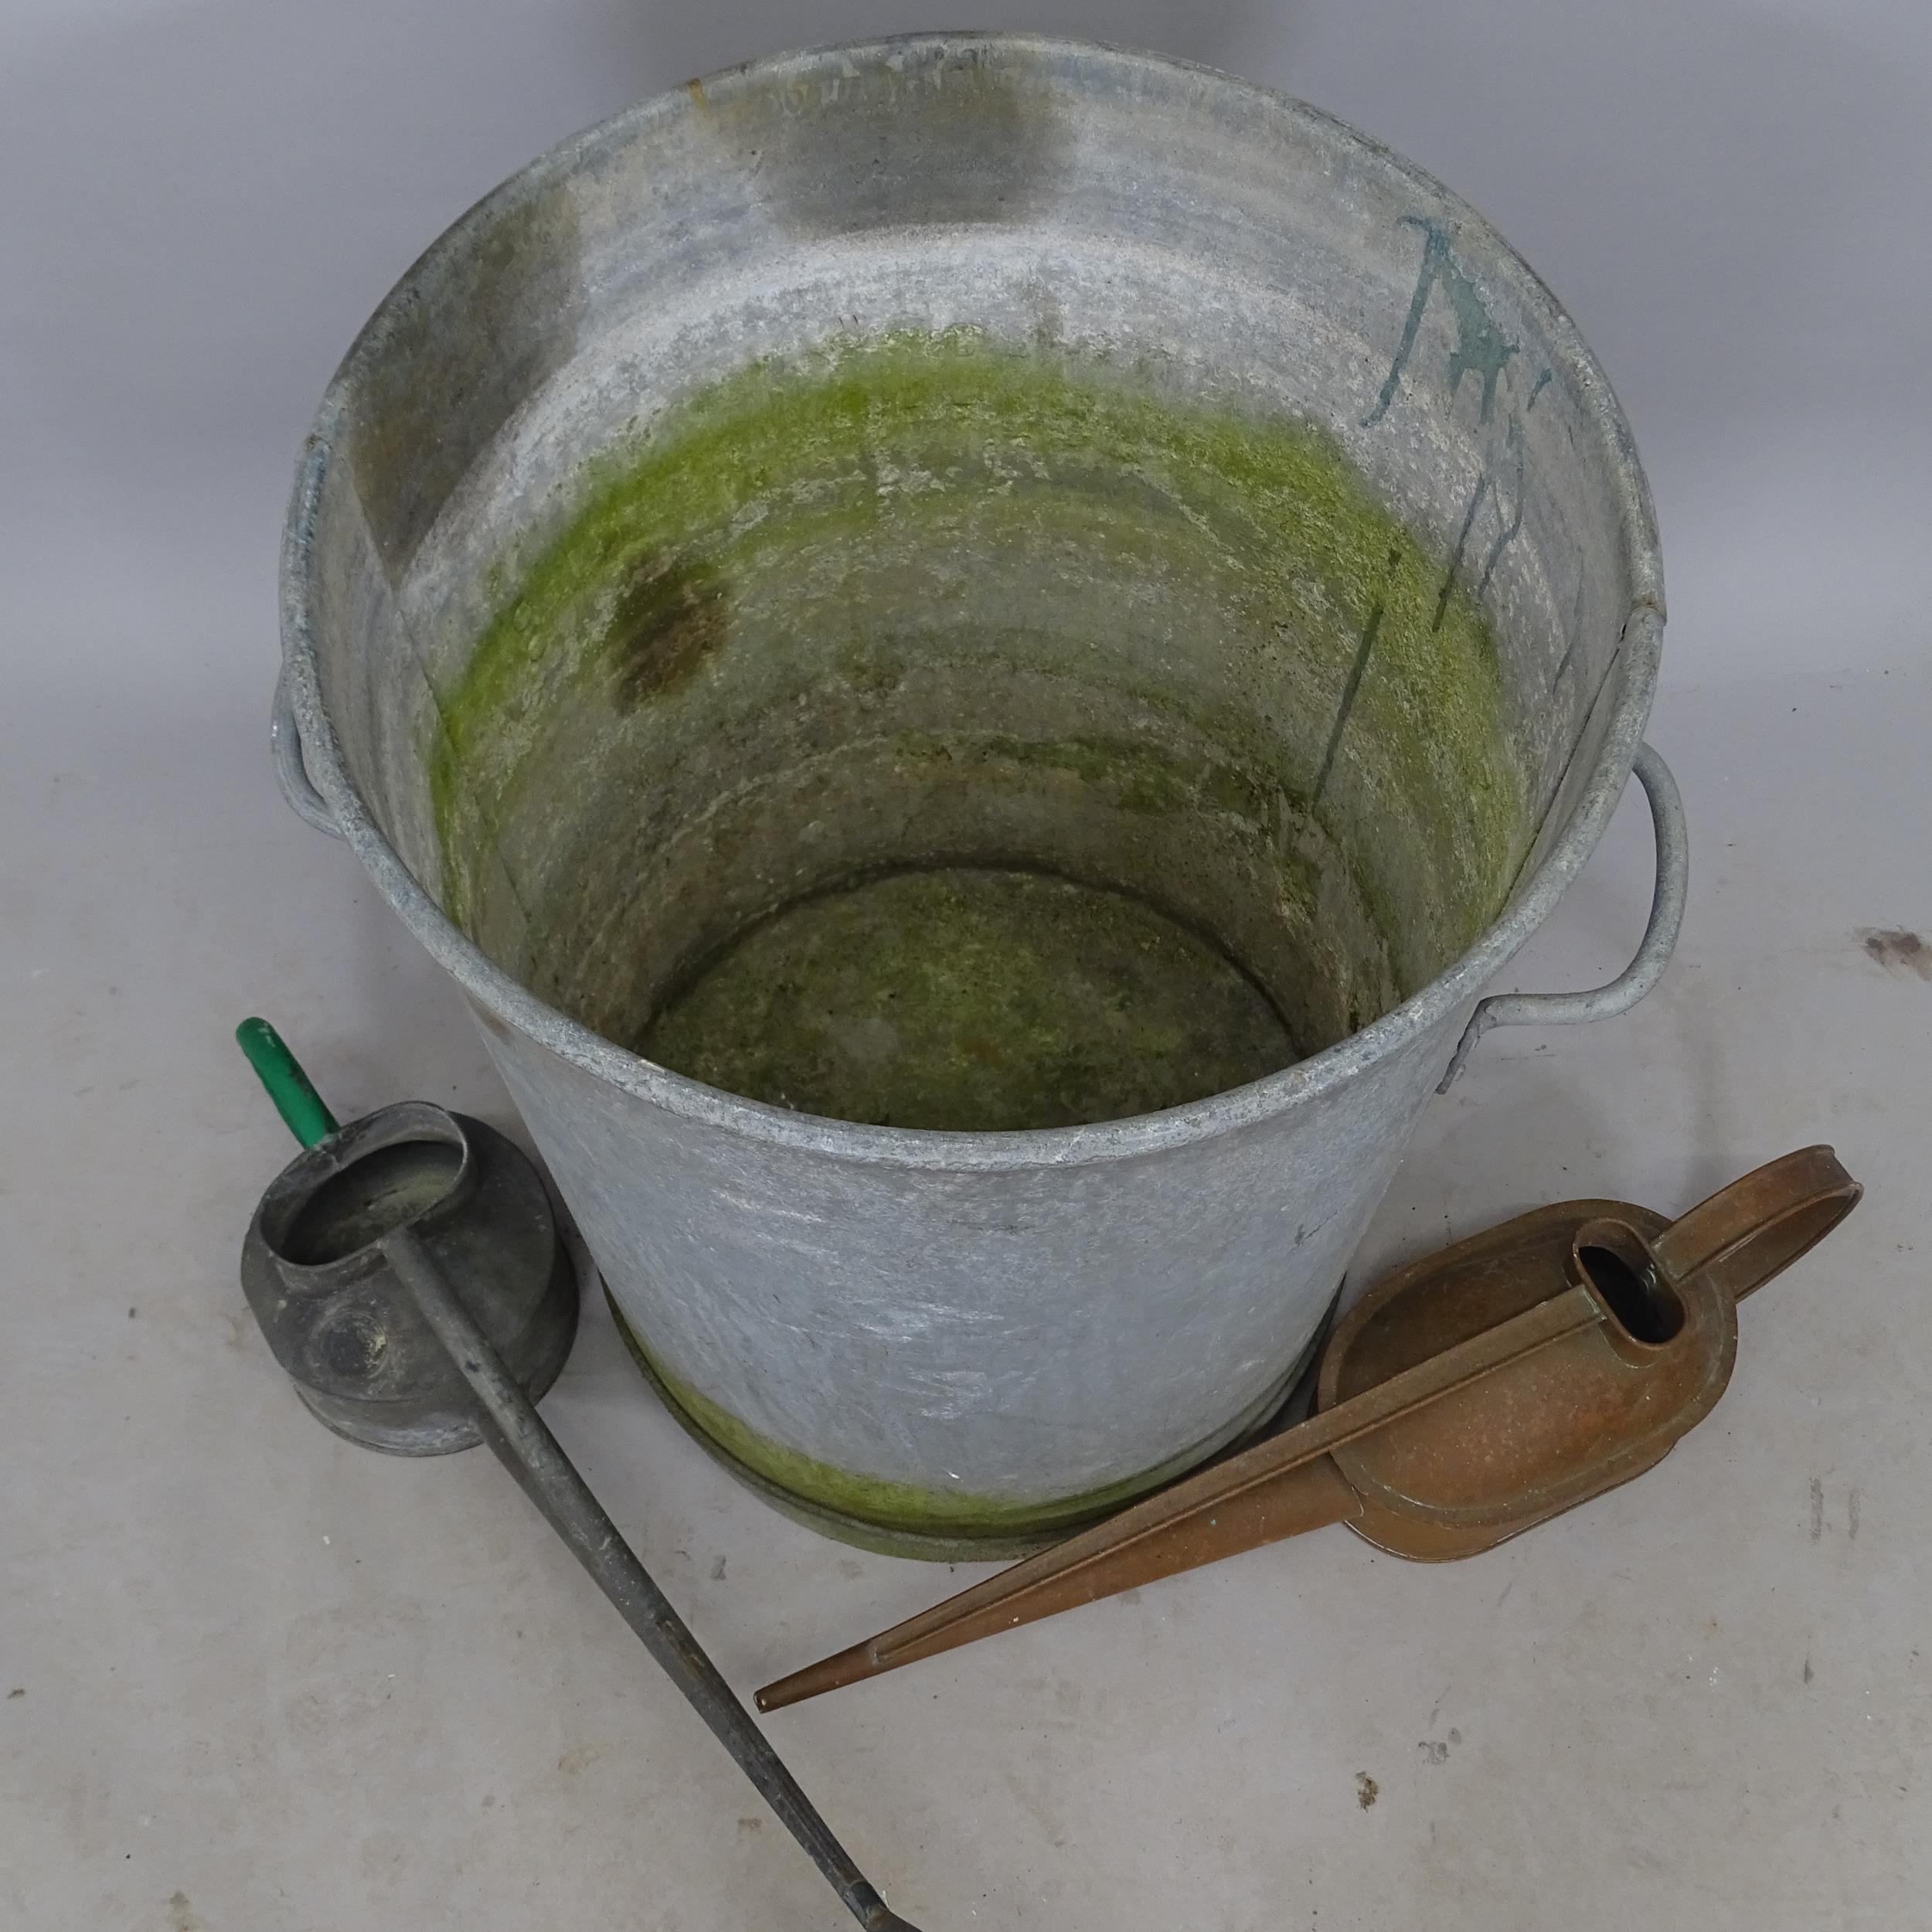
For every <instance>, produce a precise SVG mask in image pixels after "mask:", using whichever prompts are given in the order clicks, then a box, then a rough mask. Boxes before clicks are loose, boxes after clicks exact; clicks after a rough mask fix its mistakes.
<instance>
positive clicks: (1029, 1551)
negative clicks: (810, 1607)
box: [604, 1277, 1346, 1563]
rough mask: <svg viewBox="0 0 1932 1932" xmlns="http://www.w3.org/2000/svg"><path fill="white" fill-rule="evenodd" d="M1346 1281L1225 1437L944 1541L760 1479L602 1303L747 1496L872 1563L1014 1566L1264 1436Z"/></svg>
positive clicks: (677, 1414) (693, 1434)
mask: <svg viewBox="0 0 1932 1932" xmlns="http://www.w3.org/2000/svg"><path fill="white" fill-rule="evenodd" d="M1345 1279H1346V1277H1344V1281H1342V1282H1338V1283H1337V1284H1335V1294H1333V1296H1332V1297H1331V1298H1330V1300H1329V1302H1328V1309H1327V1311H1326V1312H1325V1314H1324V1315H1323V1316H1322V1318H1321V1321H1320V1322H1319V1323H1318V1324H1317V1325H1316V1327H1315V1332H1314V1334H1313V1335H1311V1336H1310V1337H1309V1338H1308V1345H1307V1346H1306V1347H1305V1348H1304V1349H1302V1351H1301V1353H1300V1354H1299V1355H1298V1356H1296V1358H1295V1359H1294V1362H1293V1363H1292V1365H1291V1366H1290V1367H1289V1369H1288V1370H1287V1373H1286V1374H1285V1375H1284V1376H1281V1378H1280V1379H1279V1380H1277V1381H1276V1382H1274V1383H1272V1384H1270V1386H1269V1387H1268V1388H1267V1389H1266V1390H1264V1392H1263V1393H1262V1394H1261V1396H1260V1397H1259V1398H1258V1399H1257V1400H1255V1401H1253V1402H1252V1403H1249V1405H1248V1406H1247V1407H1246V1408H1245V1409H1243V1410H1242V1411H1241V1413H1240V1414H1239V1415H1237V1416H1236V1417H1234V1418H1233V1420H1231V1421H1230V1423H1228V1424H1227V1426H1226V1427H1225V1428H1224V1429H1222V1430H1217V1431H1216V1434H1213V1436H1211V1437H1209V1438H1208V1440H1206V1441H1205V1442H1203V1443H1201V1444H1198V1445H1196V1447H1192V1448H1190V1449H1185V1450H1183V1451H1182V1452H1181V1454H1179V1455H1178V1456H1175V1457H1172V1458H1169V1459H1168V1461H1166V1462H1164V1463H1162V1464H1159V1465H1158V1467H1157V1468H1153V1469H1151V1470H1149V1471H1148V1472H1147V1474H1146V1475H1145V1477H1144V1478H1142V1479H1141V1481H1138V1482H1137V1483H1134V1485H1131V1488H1130V1489H1129V1490H1128V1492H1126V1493H1124V1494H1121V1495H1117V1496H1114V1497H1112V1498H1110V1499H1109V1501H1108V1502H1107V1504H1106V1505H1104V1507H1103V1508H1101V1509H1096V1510H1093V1511H1090V1512H1087V1513H1085V1514H1078V1513H1076V1514H1070V1515H1068V1516H1067V1517H1066V1518H1065V1519H1063V1520H1062V1521H1058V1522H1053V1523H1051V1524H1049V1525H1047V1526H1043V1527H1042V1528H1040V1529H1032V1530H1029V1531H1026V1532H1012V1533H1002V1532H999V1531H996V1530H995V1531H989V1532H985V1533H984V1534H981V1535H977V1536H975V1535H968V1534H961V1535H957V1536H947V1535H944V1534H939V1533H935V1532H929V1531H923V1530H913V1529H892V1528H889V1526H886V1525H884V1524H881V1523H876V1522H869V1521H868V1520H867V1519H866V1518H864V1517H862V1516H855V1515H848V1514H847V1513H846V1512H844V1511H842V1510H837V1509H830V1508H828V1507H827V1506H826V1505H825V1504H823V1503H821V1502H815V1501H814V1500H813V1499H812V1498H811V1497H809V1496H801V1495H799V1494H798V1492H797V1491H795V1490H791V1489H787V1488H785V1487H784V1485H782V1484H780V1483H776V1482H774V1481H772V1480H771V1478H770V1477H769V1476H766V1475H762V1474H760V1471H757V1470H756V1469H753V1468H751V1467H750V1465H749V1464H747V1463H746V1462H745V1461H743V1459H742V1458H740V1457H738V1456H736V1455H734V1454H733V1453H732V1452H731V1451H730V1450H729V1449H728V1448H726V1447H725V1445H724V1444H723V1443H722V1442H720V1441H719V1440H718V1438H717V1437H716V1436H715V1435H713V1434H712V1433H711V1431H710V1430H708V1429H707V1428H706V1427H704V1425H703V1424H702V1423H701V1422H699V1420H698V1419H697V1418H696V1417H695V1416H694V1415H692V1413H691V1411H690V1410H689V1408H687V1407H686V1406H685V1404H684V1403H682V1402H680V1401H679V1400H678V1398H677V1396H675V1394H674V1393H672V1390H671V1389H669V1388H668V1386H666V1384H665V1378H664V1377H663V1376H662V1375H661V1374H659V1373H658V1369H657V1367H656V1366H655V1364H654V1363H653V1362H652V1361H651V1357H650V1355H649V1354H648V1352H647V1351H646V1350H645V1346H644V1344H643V1343H642V1342H640V1341H639V1340H638V1335H637V1332H636V1331H635V1330H634V1328H632V1327H631V1325H630V1323H629V1322H628V1321H626V1320H625V1319H624V1311H622V1310H621V1308H619V1307H618V1306H617V1298H616V1297H615V1296H614V1295H613V1294H611V1291H610V1289H609V1287H606V1288H605V1289H604V1301H605V1303H606V1304H607V1306H608V1307H609V1308H610V1311H611V1320H612V1321H614V1322H615V1323H616V1324H617V1333H618V1334H619V1335H621V1336H622V1337H623V1338H624V1347H625V1348H626V1349H628V1350H629V1351H630V1354H631V1359H632V1360H633V1361H634V1362H636V1363H637V1365H638V1368H639V1369H641V1370H642V1371H643V1372H644V1376H645V1380H647V1381H648V1383H650V1384H651V1387H652V1388H653V1389H655V1390H656V1392H657V1394H658V1400H660V1401H661V1402H662V1403H663V1404H664V1406H665V1408H667V1409H668V1410H670V1412H671V1414H672V1417H673V1418H674V1419H675V1420H676V1422H677V1423H678V1426H679V1427H680V1428H682V1430H684V1432H685V1434H686V1435H688V1436H689V1437H690V1438H691V1439H692V1441H693V1442H695V1443H696V1444H698V1445H699V1447H701V1448H702V1449H703V1450H704V1451H706V1453H707V1454H709V1456H710V1457H711V1458H712V1459H713V1461H716V1462H717V1463H719V1464H721V1465H722V1466H723V1468H724V1469H725V1471H726V1472H727V1473H728V1474H729V1475H732V1476H734V1477H736V1479H737V1480H738V1481H740V1482H741V1483H743V1485H744V1486H745V1487H746V1488H747V1489H749V1490H750V1491H752V1492H753V1493H754V1494H756V1495H758V1496H760V1497H761V1498H764V1501H765V1502H768V1503H769V1504H770V1505H771V1506H772V1508H773V1509H776V1510H777V1511H778V1512H780V1513H781V1515H787V1516H789V1517H790V1518H791V1520H792V1521H793V1522H796V1523H801V1524H803V1525H804V1527H805V1528H806V1529H815V1530H817V1531H818V1533H819V1535H821V1536H829V1537H830V1538H831V1539H832V1540H833V1541H834V1542H835V1543H849V1544H850V1545H851V1546H852V1547H853V1548H854V1549H865V1550H869V1551H871V1552H872V1554H873V1555H875V1556H906V1557H910V1558H913V1560H916V1561H920V1562H924V1563H1012V1562H1016V1561H1017V1560H1019V1558H1021V1557H1022V1556H1032V1555H1033V1554H1034V1553H1035V1552H1036V1551H1038V1550H1042V1549H1049V1548H1050V1547H1051V1546H1053V1544H1055V1543H1059V1542H1060V1541H1061V1540H1062V1539H1063V1538H1064V1537H1066V1536H1071V1535H1072V1534H1073V1532H1075V1531H1076V1530H1079V1529H1085V1528H1086V1527H1087V1526H1088V1525H1089V1524H1090V1523H1094V1522H1100V1521H1101V1520H1102V1519H1104V1518H1106V1517H1108V1516H1111V1515H1114V1514H1116V1513H1117V1512H1118V1511H1120V1510H1121V1509H1124V1508H1125V1507H1126V1506H1127V1505H1128V1503H1130V1502H1134V1501H1136V1500H1137V1499H1138V1498H1139V1497H1141V1496H1142V1495H1146V1494H1147V1493H1148V1492H1151V1491H1152V1490H1155V1489H1158V1488H1161V1487H1162V1485H1165V1484H1167V1483H1170V1482H1173V1481H1176V1480H1178V1479H1179V1478H1180V1477H1182V1476H1184V1475H1189V1474H1191V1473H1192V1471H1194V1470H1195V1469H1196V1468H1199V1467H1200V1466H1201V1465H1202V1464H1205V1463H1206V1462H1209V1461H1212V1460H1213V1458H1215V1457H1216V1456H1217V1455H1223V1454H1233V1452H1234V1451H1236V1450H1237V1449H1240V1448H1242V1447H1245V1446H1246V1445H1247V1444H1248V1443H1249V1442H1250V1441H1252V1440H1253V1439H1254V1438H1255V1437H1257V1436H1260V1435H1261V1434H1264V1433H1265V1432H1266V1431H1267V1429H1268V1428H1269V1427H1270V1425H1271V1424H1272V1423H1274V1421H1275V1420H1276V1419H1277V1417H1278V1416H1279V1415H1280V1414H1281V1412H1282V1410H1284V1408H1286V1407H1287V1406H1288V1404H1289V1402H1290V1400H1291V1398H1292V1397H1293V1396H1294V1394H1295V1393H1296V1391H1297V1389H1298V1386H1299V1385H1300V1383H1301V1379H1302V1378H1303V1377H1304V1376H1305V1375H1306V1374H1307V1372H1308V1369H1309V1367H1310V1366H1311V1364H1312V1362H1314V1360H1315V1354H1316V1352H1317V1351H1318V1349H1319V1348H1320V1346H1321V1342H1322V1341H1323V1339H1324V1338H1325V1336H1326V1335H1327V1334H1328V1327H1329V1324H1330V1323H1331V1322H1332V1321H1333V1319H1334V1317H1335V1307H1336V1304H1338V1302H1339V1301H1340V1300H1341V1298H1342V1287H1343V1286H1344V1285H1345Z"/></svg>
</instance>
